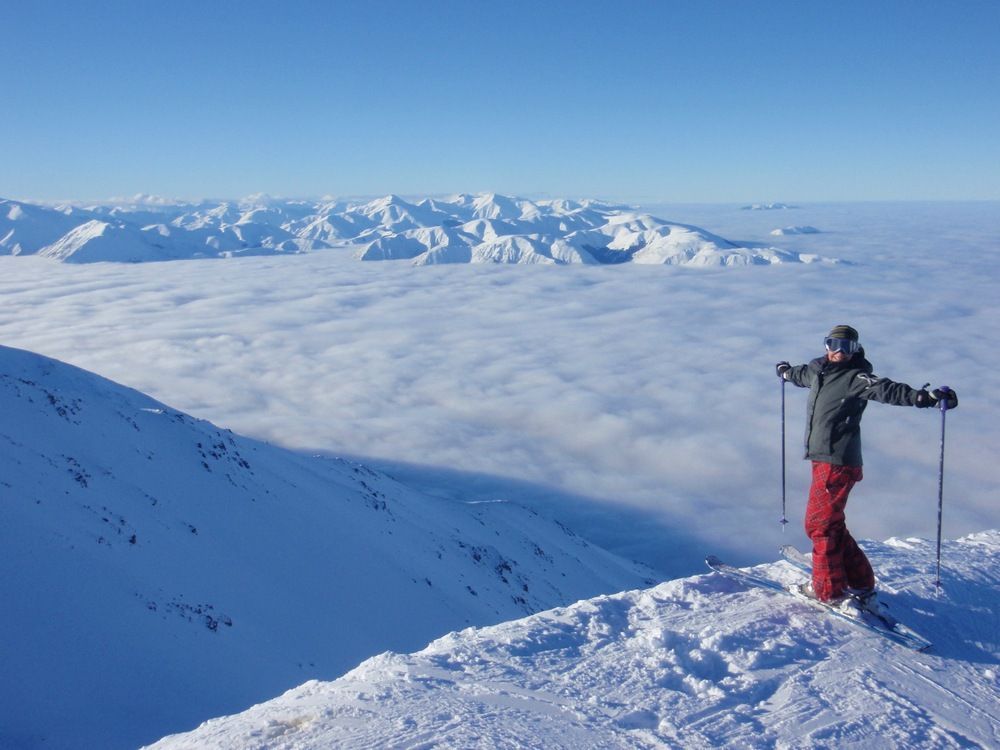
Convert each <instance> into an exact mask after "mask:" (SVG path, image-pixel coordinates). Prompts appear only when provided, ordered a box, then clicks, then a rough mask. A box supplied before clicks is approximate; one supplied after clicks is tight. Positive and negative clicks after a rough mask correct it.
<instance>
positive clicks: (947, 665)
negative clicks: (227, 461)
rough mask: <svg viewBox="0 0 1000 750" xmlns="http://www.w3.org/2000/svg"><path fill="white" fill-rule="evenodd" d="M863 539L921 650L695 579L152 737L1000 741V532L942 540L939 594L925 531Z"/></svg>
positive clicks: (498, 743) (738, 587)
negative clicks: (924, 640) (925, 644)
mask: <svg viewBox="0 0 1000 750" xmlns="http://www.w3.org/2000/svg"><path fill="white" fill-rule="evenodd" d="M864 546H865V548H866V550H867V551H868V553H869V555H870V556H871V559H872V561H873V563H874V565H875V567H876V569H877V570H878V574H879V578H880V582H881V588H882V591H883V595H882V598H883V601H885V602H886V603H888V604H889V605H890V607H891V610H892V611H893V612H894V613H896V614H897V616H898V617H900V618H901V619H903V620H904V621H906V622H907V623H909V624H911V625H912V627H913V628H914V629H917V630H919V631H921V632H922V633H924V634H925V635H926V636H927V637H929V638H930V639H932V640H933V641H934V643H935V645H934V646H933V647H932V649H931V650H930V651H929V652H927V653H919V654H918V653H915V652H913V651H907V650H905V649H902V648H901V647H900V646H897V645H894V644H892V643H890V642H889V641H887V640H885V639H883V638H881V637H880V636H877V635H872V634H870V633H868V632H866V631H862V630H859V629H857V628H856V627H855V626H852V625H850V624H847V623H844V622H842V621H839V620H835V619H834V618H832V617H831V616H829V615H827V614H825V613H823V612H820V611H817V610H816V609H814V608H813V607H811V606H809V605H808V604H805V603H802V602H800V601H796V600H795V599H793V598H791V597H788V596H785V595H782V594H778V593H774V592H768V591H764V590H760V589H755V588H748V587H746V586H745V585H743V584H741V583H738V582H734V581H732V580H730V579H727V578H725V577H722V576H719V575H717V574H706V575H700V576H694V577H690V578H685V579H680V580H674V581H668V582H666V583H662V584H660V585H658V586H656V587H654V588H650V589H645V590H636V591H630V592H625V593H621V594H616V595H613V596H601V597H598V598H595V599H590V600H587V601H581V602H578V603H576V604H573V605H571V606H569V607H563V608H557V609H553V610H550V611H547V612H542V613H539V614H536V615H532V616H530V617H526V618H523V619H520V620H515V621H512V622H507V623H503V624H500V625H494V626H491V627H484V628H468V629H466V630H463V631H460V632H455V633H450V634H448V635H446V636H444V637H443V638H440V639H438V640H436V641H434V642H433V643H431V644H430V645H429V646H428V647H427V648H425V649H424V650H422V651H418V652H416V653H412V654H397V653H384V654H381V655H379V656H377V657H374V658H372V659H369V660H367V661H365V662H364V663H362V664H361V665H359V666H358V667H357V668H355V669H353V670H352V671H350V672H348V673H347V674H345V675H344V676H343V677H341V678H339V679H337V680H335V681H332V682H319V681H310V682H306V683H304V684H303V685H301V686H300V687H298V688H296V689H294V690H290V691H288V692H287V693H285V694H284V695H282V696H280V697H278V698H275V699H274V700H271V701H268V702H267V703H263V704H261V705H258V706H254V707H253V708H251V709H249V710H247V711H245V712H243V713H241V714H237V715H234V716H229V717H225V718H220V719H215V720H212V721H209V722H206V723H205V724H203V725H202V726H201V727H199V728H198V729H196V730H195V731H193V732H190V733H187V734H183V735H176V736H172V737H168V738H165V739H164V740H162V741H160V742H158V743H156V744H155V745H153V746H152V748H155V749H156V750H210V749H211V750H215V749H218V750H222V749H223V748H226V749H228V748H244V749H245V750H250V749H251V748H254V749H257V748H260V749H262V748H268V750H307V749H311V748H353V749H360V748H372V749H373V750H374V749H375V748H425V747H435V748H552V749H556V748H565V749H566V750H576V749H577V748H582V747H586V748H718V747H732V748H736V747H740V748H743V747H745V748H751V747H752V748H785V747H810V748H836V749H837V750H840V749H841V748H857V749H858V750H861V749H862V748H864V750H871V749H873V748H876V749H877V748H886V749H887V750H891V749H895V748H904V747H906V748H916V747H919V748H953V747H979V748H991V747H997V746H998V745H1000V716H998V714H997V712H996V707H997V705H998V703H1000V677H998V671H1000V667H998V660H1000V532H997V531H991V532H984V533H979V534H974V535H971V536H968V537H965V538H963V539H959V540H957V541H954V542H949V543H947V544H945V546H944V551H943V554H944V556H945V568H944V573H943V586H944V588H943V590H941V591H938V590H937V589H935V587H934V585H933V583H932V581H933V576H932V561H933V558H934V545H933V544H932V543H929V542H927V541H925V540H920V539H905V540H903V539H890V540H889V541H887V542H885V543H881V544H879V543H873V542H868V543H865V545H864ZM755 570H756V572H758V573H761V574H764V575H768V576H771V577H774V578H776V579H778V580H782V581H785V582H792V581H795V580H800V579H801V578H802V573H800V572H799V571H797V570H795V569H793V568H792V567H791V566H790V565H788V564H787V563H783V562H782V563H771V564H766V565H760V566H758V567H757V568H755Z"/></svg>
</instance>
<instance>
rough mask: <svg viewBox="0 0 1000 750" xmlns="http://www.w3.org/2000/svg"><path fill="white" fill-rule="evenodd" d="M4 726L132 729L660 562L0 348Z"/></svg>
mask: <svg viewBox="0 0 1000 750" xmlns="http://www.w3.org/2000/svg"><path fill="white" fill-rule="evenodd" d="M0 411H2V413H3V414H4V419H3V421H2V423H0V446H2V447H3V450H2V451H0V499H2V502H0V547H2V548H3V550H4V554H3V556H2V558H0V601H3V606H4V616H3V618H2V624H0V633H2V637H0V664H3V674H4V679H3V680H2V681H0V747H5V748H6V747H21V746H28V747H34V746H44V747H47V748H50V747H51V748H76V747H102V748H112V749H113V748H128V747H136V746H137V745H139V744H142V743H143V742H151V741H153V740H155V739H156V738H158V737H161V736H163V735H164V734H167V733H170V732H176V731H181V730H183V729H186V728H190V727H192V726H195V725H197V723H198V722H199V721H203V720H205V719H207V718H209V717H211V716H216V715H219V714H222V713H231V712H232V711H235V710H240V709H242V708H245V707H246V706H248V705H252V704H253V703H256V702H258V701H261V700H264V699H266V698H269V697H271V696H273V695H275V694H277V693H278V692H280V691H282V690H286V689H288V688H290V687H292V686H294V685H296V684H299V683H301V682H302V681H303V680H305V679H309V678H310V677H318V676H327V677H334V676H336V675H338V674H341V673H343V672H344V671H346V670H347V669H349V668H351V667H353V666H355V665H356V664H357V663H358V662H359V661H361V660H362V659H364V658H367V657H369V656H372V655H373V654H376V653H379V652H381V651H384V650H386V649H387V648H392V649H397V650H399V649H405V650H408V649H412V648H418V647H420V646H422V645H423V644H425V643H426V642H427V641H428V640H430V639H431V638H434V637H437V636H440V635H441V634H443V633H446V632H448V631H449V630H452V629H454V628H456V627H464V626H467V625H472V624H486V623H491V622H499V621H503V620H508V619H511V618H514V617H520V616H523V615H524V614H527V613H530V612H536V611H539V610H543V609H546V608H548V607H552V606H554V605H556V604H565V603H569V602H572V601H576V600H577V599H579V598H581V597H583V596H591V595H593V594H595V593H598V592H601V591H605V592H608V591H616V590H620V589H621V588H627V587H634V586H636V585H639V584H641V583H642V582H643V581H647V580H650V578H651V573H650V572H649V571H648V570H646V569H645V568H643V567H642V566H639V565H637V564H632V563H629V562H627V561H624V560H622V559H620V558H617V557H615V556H614V555H611V554H610V553H607V552H605V551H603V550H601V549H600V548H598V547H595V546H594V545H591V544H588V543H587V542H586V541H585V540H583V539H582V538H580V537H578V536H576V535H575V534H574V533H573V532H572V531H570V530H568V529H567V528H565V527H564V526H562V525H561V524H559V523H556V522H554V521H550V520H547V519H545V518H543V517H541V516H539V515H538V514H536V513H534V512H533V511H530V510H528V509H526V508H523V507H521V506H518V505H515V504H513V503H508V502H494V503H485V504H482V503H481V504H474V505H473V504H465V503H455V502H448V501H443V500H436V499H433V498H429V497H426V496H424V495H421V494H420V493H418V492H416V491H414V490H412V489H410V488H408V487H406V486H405V485H402V484H400V483H399V482H396V481H394V480H393V479H392V478H391V477H389V476H387V475H385V474H383V473H380V472H377V471H374V470H372V469H370V468H368V467H366V466H364V465H362V464H359V463H356V462H353V461H347V460H340V459H332V458H330V459H326V458H320V457H311V456H305V455H302V454H299V453H294V452H291V451H286V450H283V449H279V448H277V447H274V446H270V445H267V444H265V443H260V442H257V441H253V440H249V439H246V438H242V437H240V436H238V435H235V434H233V433H231V432H229V431H227V430H223V429H220V428H218V427H216V426H215V425H212V424H210V423H208V422H204V421H201V420H198V419H195V418H193V417H190V416H188V415H186V414H184V413H182V412H179V411H177V410H175V409H172V408H170V407H168V406H166V405H164V404H162V403H159V402H157V401H155V400H153V399H151V398H149V397H147V396H145V395H143V394H141V393H138V392H136V391H133V390H130V389H128V388H124V387H122V386H119V385H116V384H114V383H112V382H110V381H107V380H104V379H102V378H99V377H97V376H95V375H92V374H90V373H87V372H84V371H82V370H78V369H76V368H74V367H70V366H68V365H65V364H62V363H59V362H56V361H54V360H50V359H46V358H44V357H40V356H38V355H34V354H30V353H28V352H24V351H20V350H16V349H9V348H6V347H0Z"/></svg>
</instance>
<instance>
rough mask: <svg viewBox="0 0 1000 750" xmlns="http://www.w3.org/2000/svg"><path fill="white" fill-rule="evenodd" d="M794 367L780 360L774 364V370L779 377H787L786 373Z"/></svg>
mask: <svg viewBox="0 0 1000 750" xmlns="http://www.w3.org/2000/svg"><path fill="white" fill-rule="evenodd" d="M791 369H792V366H791V365H790V364H788V363H787V362H779V363H778V364H776V365H775V366H774V372H775V373H776V374H777V375H778V377H779V378H782V379H785V373H786V372H788V371H789V370H791Z"/></svg>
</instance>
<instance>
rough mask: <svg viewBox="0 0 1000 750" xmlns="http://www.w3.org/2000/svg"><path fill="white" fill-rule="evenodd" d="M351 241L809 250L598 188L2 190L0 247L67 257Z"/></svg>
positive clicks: (524, 255) (715, 252)
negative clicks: (114, 199)
mask: <svg viewBox="0 0 1000 750" xmlns="http://www.w3.org/2000/svg"><path fill="white" fill-rule="evenodd" d="M335 247H337V248H343V247H351V248H354V253H355V255H356V257H358V258H360V259H361V260H407V261H410V262H412V263H414V264H416V265H433V264H439V263H527V264H545V265H552V264H559V265H564V264H570V263H580V264H598V263H611V264H616V263H627V262H631V263H646V264H650V263H655V264H670V265H693V266H740V265H767V264H771V263H789V262H814V261H816V260H820V259H818V258H816V257H813V256H808V257H800V256H799V255H797V254H796V253H794V252H791V251H788V250H780V249H778V248H774V247H741V246H737V245H736V244H734V243H732V242H729V241H728V240H725V239H723V238H722V237H719V236H716V235H713V234H711V233H710V232H706V231H705V230H703V229H699V228H698V227H694V226H687V225H683V224H677V223H675V222H668V221H664V220H662V219H657V218H655V217H654V216H651V215H649V214H645V213H639V212H636V211H634V210H631V209H629V208H627V207H625V206H615V205H611V204H608V203H603V202H601V201H595V200H583V201H570V200H539V201H530V200H526V199H523V198H512V197H508V196H504V195H497V194H495V193H481V194H478V195H465V194H460V195H453V196H449V197H445V198H436V199H435V198H424V199H421V200H416V201H414V202H410V201H407V200H405V199H403V198H400V197H399V196H395V195H389V196H386V197H384V198H380V199H377V200H373V201H368V202H358V201H354V202H352V201H321V202H307V201H289V200H275V199H270V198H267V197H266V196H255V197H251V198H248V199H244V200H242V201H233V202H223V203H200V204H169V203H151V202H150V201H148V200H146V199H140V200H136V201H134V202H131V203H127V204H123V205H98V206H88V207H70V206H59V207H51V208H46V207H43V206H35V205H31V204H25V203H20V202H17V201H11V200H0V254H11V255H30V254H37V255H39V256H42V257H46V258H53V259H55V260H60V261H65V262H71V263H92V262H95V261H116V262H142V261H158V260H172V259H180V258H198V257H218V256H226V257H231V256H233V255H267V254H284V253H300V252H308V251H312V250H321V249H331V248H335Z"/></svg>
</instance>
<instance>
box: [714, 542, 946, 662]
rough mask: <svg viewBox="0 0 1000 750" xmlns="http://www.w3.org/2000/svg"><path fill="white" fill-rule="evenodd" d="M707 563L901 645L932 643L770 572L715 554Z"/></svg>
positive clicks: (917, 646) (916, 646) (921, 647)
mask: <svg viewBox="0 0 1000 750" xmlns="http://www.w3.org/2000/svg"><path fill="white" fill-rule="evenodd" d="M705 564H706V565H708V567H709V568H711V569H712V570H714V571H715V572H716V573H720V574H722V575H724V576H726V577H728V578H732V579H733V580H736V581H741V582H743V583H745V584H748V585H750V586H756V587H758V588H763V589H769V590H771V591H779V592H782V593H784V594H787V595H788V596H791V597H793V598H795V599H798V600H799V601H801V602H805V603H806V604H809V605H811V606H813V607H815V608H817V609H822V610H825V611H826V612H828V613H829V614H831V615H833V616H834V617H837V618H838V619H841V620H844V621H845V622H848V623H850V624H851V625H854V626H856V627H859V628H862V629H863V630H867V631H868V632H870V633H875V634H877V635H880V636H882V637H883V638H887V639H889V640H890V641H893V642H895V643H898V644H900V645H901V646H906V647H907V648H911V649H913V650H915V651H924V650H926V649H928V648H930V646H931V642H930V641H928V640H927V639H926V638H924V637H923V636H921V635H918V634H917V633H915V632H914V631H912V630H910V629H909V628H908V627H906V626H905V625H902V624H900V623H896V624H895V626H892V627H890V626H889V624H888V623H887V622H885V621H884V620H883V619H882V618H881V617H879V616H878V615H876V614H874V613H872V612H870V611H868V610H862V611H861V612H855V613H854V614H851V613H849V612H846V611H844V610H841V609H838V608H837V607H835V606H832V605H830V604H826V603H825V602H821V601H819V600H817V599H813V598H811V597H808V596H806V595H805V594H801V593H799V592H798V591H796V590H794V589H790V588H788V587H786V586H785V585H784V584H782V583H780V582H779V581H775V580H773V579H771V578H768V577H767V576H762V575H758V574H756V573H751V572H749V571H746V570H741V569H740V568H736V567H734V566H732V565H729V564H728V563H724V562H723V561H722V560H720V559H719V558H718V557H716V556H715V555H709V556H708V557H706V558H705Z"/></svg>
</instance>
